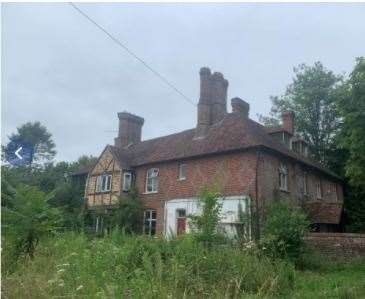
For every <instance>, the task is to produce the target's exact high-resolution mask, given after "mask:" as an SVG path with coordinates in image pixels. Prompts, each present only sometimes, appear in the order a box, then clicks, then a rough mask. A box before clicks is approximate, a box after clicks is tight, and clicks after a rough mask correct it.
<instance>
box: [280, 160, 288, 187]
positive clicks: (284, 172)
mask: <svg viewBox="0 0 365 299" xmlns="http://www.w3.org/2000/svg"><path fill="white" fill-rule="evenodd" d="M279 189H280V190H281V191H288V167H287V166H286V165H284V164H281V165H280V167H279Z"/></svg>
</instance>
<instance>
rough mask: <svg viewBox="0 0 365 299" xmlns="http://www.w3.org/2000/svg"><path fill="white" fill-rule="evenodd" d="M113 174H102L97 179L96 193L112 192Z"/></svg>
mask: <svg viewBox="0 0 365 299" xmlns="http://www.w3.org/2000/svg"><path fill="white" fill-rule="evenodd" d="M112 180H113V176H112V174H101V175H98V176H97V177H96V182H95V184H96V186H95V192H96V193H106V192H110V191H111V190H112Z"/></svg>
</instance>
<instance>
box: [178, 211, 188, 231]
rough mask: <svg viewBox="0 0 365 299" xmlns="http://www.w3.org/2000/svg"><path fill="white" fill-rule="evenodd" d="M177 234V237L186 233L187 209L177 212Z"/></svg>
mask: <svg viewBox="0 0 365 299" xmlns="http://www.w3.org/2000/svg"><path fill="white" fill-rule="evenodd" d="M176 226H177V228H176V233H177V235H181V234H184V233H185V231H186V212H185V209H179V210H177V211H176Z"/></svg>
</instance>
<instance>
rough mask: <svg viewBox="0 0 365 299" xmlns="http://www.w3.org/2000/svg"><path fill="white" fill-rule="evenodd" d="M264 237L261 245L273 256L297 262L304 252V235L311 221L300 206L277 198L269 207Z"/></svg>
mask: <svg viewBox="0 0 365 299" xmlns="http://www.w3.org/2000/svg"><path fill="white" fill-rule="evenodd" d="M266 215H267V217H266V219H265V224H264V229H263V237H262V238H261V240H260V243H261V244H260V245H261V247H262V249H263V251H264V252H265V253H266V254H267V255H268V256H270V257H272V258H282V259H289V260H290V261H292V262H297V261H298V260H299V259H300V258H301V256H302V254H303V252H304V246H305V244H304V240H303V238H304V235H305V233H306V232H307V231H308V227H309V221H308V220H307V219H306V215H305V214H304V212H303V211H301V210H300V209H299V208H295V207H291V206H290V205H289V204H287V203H286V202H285V201H283V200H275V201H273V202H272V203H271V205H270V206H269V207H268V209H267V214H266Z"/></svg>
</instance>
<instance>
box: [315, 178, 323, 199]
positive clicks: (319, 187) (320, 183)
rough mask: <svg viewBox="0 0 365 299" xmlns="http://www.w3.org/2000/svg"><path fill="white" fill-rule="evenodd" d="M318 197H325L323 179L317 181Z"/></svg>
mask: <svg viewBox="0 0 365 299" xmlns="http://www.w3.org/2000/svg"><path fill="white" fill-rule="evenodd" d="M318 191H319V192H318ZM316 198H317V199H323V189H322V181H321V180H318V182H316Z"/></svg>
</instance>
